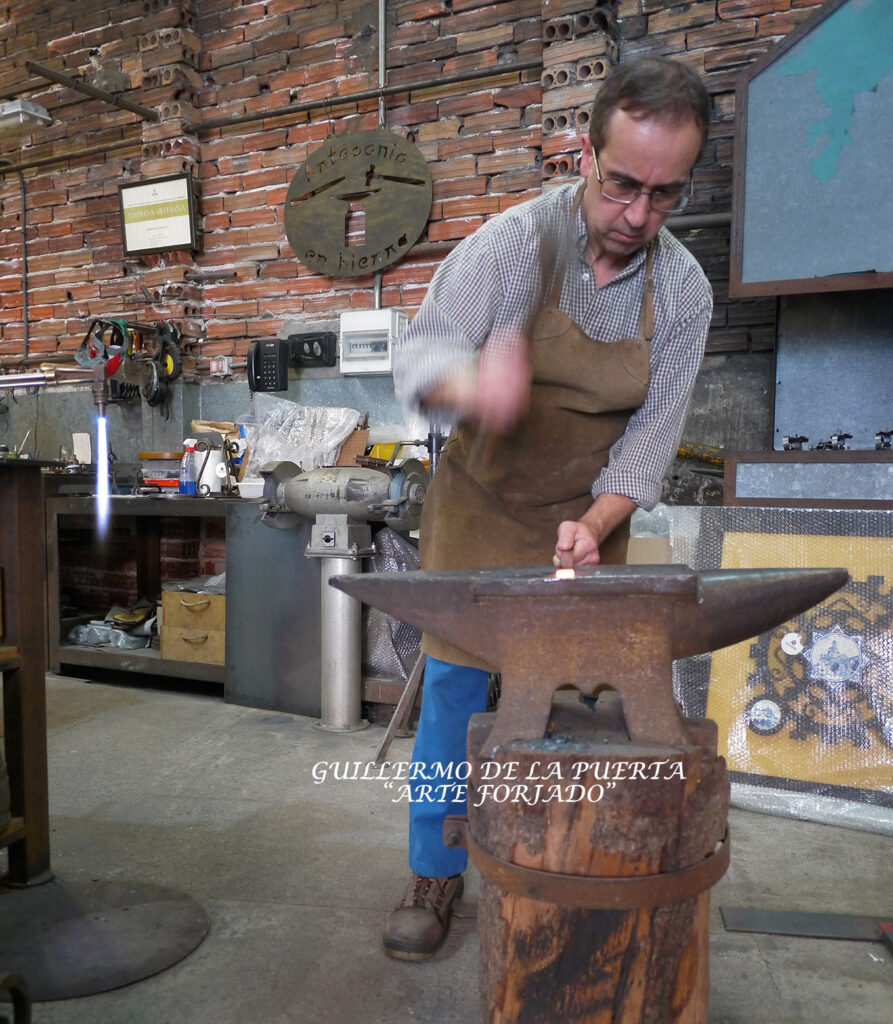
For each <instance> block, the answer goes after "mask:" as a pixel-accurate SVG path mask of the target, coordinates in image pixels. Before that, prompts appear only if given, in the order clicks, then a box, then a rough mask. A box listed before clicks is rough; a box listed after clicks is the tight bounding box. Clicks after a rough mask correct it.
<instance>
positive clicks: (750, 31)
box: [685, 18, 757, 50]
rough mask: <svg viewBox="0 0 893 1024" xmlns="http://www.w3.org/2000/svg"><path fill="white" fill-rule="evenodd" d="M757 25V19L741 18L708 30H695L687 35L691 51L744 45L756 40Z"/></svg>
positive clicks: (716, 25)
mask: <svg viewBox="0 0 893 1024" xmlns="http://www.w3.org/2000/svg"><path fill="white" fill-rule="evenodd" d="M756 34H757V23H756V19H755V18H741V19H738V20H736V21H727V22H717V24H715V25H708V26H707V27H706V28H697V29H693V30H692V31H691V32H689V33H688V34H687V35H686V37H685V38H686V43H687V45H688V48H689V49H690V50H699V49H706V48H713V47H719V46H726V45H727V44H729V43H743V42H746V41H747V40H749V39H755V38H756Z"/></svg>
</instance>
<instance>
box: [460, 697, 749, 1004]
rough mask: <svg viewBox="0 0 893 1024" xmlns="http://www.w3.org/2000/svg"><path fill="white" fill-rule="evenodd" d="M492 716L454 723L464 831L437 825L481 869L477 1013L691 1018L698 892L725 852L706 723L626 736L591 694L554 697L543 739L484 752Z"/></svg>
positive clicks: (721, 777) (714, 876)
mask: <svg viewBox="0 0 893 1024" xmlns="http://www.w3.org/2000/svg"><path fill="white" fill-rule="evenodd" d="M494 717H495V716H494V715H475V716H474V717H473V718H472V722H471V726H470V728H469V733H468V761H469V763H470V765H471V774H470V778H469V784H468V822H467V826H466V827H464V828H463V824H462V821H461V820H459V821H456V820H455V819H448V822H447V825H446V827H445V829H444V833H445V841H447V842H448V843H452V842H454V841H455V840H456V839H459V838H461V840H462V842H463V845H466V846H467V847H468V849H469V856H470V859H471V861H472V863H473V864H474V865H475V866H476V867H477V868H478V870H479V871H480V872H481V888H480V897H479V901H478V934H479V938H480V947H481V1004H482V1014H481V1020H482V1021H486V1022H490V1024H509V1022H511V1024H535V1022H536V1024H540V1022H546V1021H559V1020H560V1021H573V1022H581V1024H582V1022H586V1024H595V1022H604V1024H609V1022H610V1024H614V1022H620V1021H623V1022H627V1021H628V1022H637V1024H638V1022H645V1021H649V1022H654V1024H658V1022H659V1024H669V1022H671V1021H674V1022H675V1021H679V1022H698V1021H701V1022H702V1021H706V1019H707V1017H706V1011H707V997H708V990H709V975H708V917H709V900H710V896H709V889H710V886H711V885H713V884H714V882H716V881H717V880H718V879H719V878H720V877H721V875H722V874H723V872H724V871H725V869H726V866H727V864H728V857H729V845H728V837H727V834H726V823H727V817H728V806H729V783H728V775H727V773H726V769H725V762H724V760H723V759H722V758H720V757H717V756H716V729H715V726H714V724H713V723H712V722H708V721H707V720H697V721H695V720H691V719H687V720H685V725H686V729H687V732H688V734H689V736H690V738H691V745H686V746H675V747H674V746H666V745H662V744H648V743H633V742H631V741H630V739H629V736H628V734H627V732H626V729H625V727H624V724H623V718H622V713H621V710H620V705H619V702H617V701H616V700H610V699H609V695H606V696H605V697H603V698H601V699H600V700H599V702H598V704H597V705H596V708H595V709H594V710H593V711H590V710H589V709H588V708H586V707H584V706H583V705H579V704H577V705H572V704H567V705H562V704H556V705H555V706H554V708H553V713H552V716H551V719H550V722H549V726H548V728H547V735H546V738H544V739H542V740H539V741H537V740H522V741H516V742H512V743H508V744H506V745H504V746H501V747H500V748H499V749H498V750H497V751H496V752H495V753H494V754H493V755H492V757H490V758H487V757H486V756H482V748H483V747H484V746H485V745H486V739H487V735H488V733H489V731H490V728H491V726H492V722H493V718H494ZM538 787H539V788H538ZM518 868H521V869H527V870H521V871H519V870H518Z"/></svg>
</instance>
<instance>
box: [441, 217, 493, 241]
mask: <svg viewBox="0 0 893 1024" xmlns="http://www.w3.org/2000/svg"><path fill="white" fill-rule="evenodd" d="M483 223H484V219H483V217H467V218H464V219H463V220H445V221H439V222H438V223H436V224H429V225H428V240H429V241H431V242H439V241H441V240H442V239H444V238H464V237H465V236H466V235H470V234H471V233H472V232H473V231H476V230H477V229H478V228H479V227H480V226H481V224H483Z"/></svg>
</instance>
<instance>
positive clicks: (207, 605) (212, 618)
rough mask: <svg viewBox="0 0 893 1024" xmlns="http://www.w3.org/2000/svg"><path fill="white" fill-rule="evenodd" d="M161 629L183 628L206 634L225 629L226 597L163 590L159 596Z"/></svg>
mask: <svg viewBox="0 0 893 1024" xmlns="http://www.w3.org/2000/svg"><path fill="white" fill-rule="evenodd" d="M161 623H162V625H161V628H162V630H163V629H165V628H166V627H167V626H185V627H187V628H188V629H198V630H199V632H207V630H209V629H215V630H216V629H224V628H225V627H226V597H225V596H224V595H223V594H192V593H188V592H187V591H183V590H165V591H164V592H163V593H162V595H161Z"/></svg>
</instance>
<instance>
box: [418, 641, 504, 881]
mask: <svg viewBox="0 0 893 1024" xmlns="http://www.w3.org/2000/svg"><path fill="white" fill-rule="evenodd" d="M486 709H487V673H486V672H484V671H483V670H482V669H479V668H467V667H465V666H464V665H453V664H451V663H450V662H447V661H438V660H437V658H430V657H429V658H428V659H427V660H426V661H425V676H424V685H423V686H422V709H421V712H420V714H419V723H418V725H417V727H416V738H415V746H414V747H413V751H412V760H413V763H414V764H421V765H424V766H425V772H424V773H425V775H427V776H428V779H415V780H410V783H409V785H410V792H411V794H412V801H411V803H410V805H409V866H410V868H411V870H413V871H415V872H416V873H417V874H419V875H426V876H429V877H431V878H444V877H446V876H447V875H458V874H460V873H461V872H462V871H464V870H465V865H466V862H467V860H468V854H467V853H466V852H465V850H462V849H451V848H450V847H447V846H444V845H443V822H444V818H446V816H447V815H448V814H464V813H465V800H464V798H463V799H460V800H456V799H454V798H453V799H450V797H454V796H455V791H454V790H453V791H452V792H451V791H450V790H446V791H445V793H444V796H446V797H447V799H441V800H431V799H428V798H429V797H432V796H434V795H436V793H435V792H434V791H435V790H436V788H437V787H438V786H449V785H451V784H455V783H457V782H458V783H459V784H460V785H461V784H463V782H464V773H462V775H463V777H460V778H459V779H457V778H456V775H455V767H454V769H453V773H452V774H449V775H448V774H447V771H448V767H447V766H448V765H453V766H456V765H459V764H461V763H462V762H464V761H465V742H466V733H467V732H468V720H469V718H471V716H472V715H473V714H475V713H476V712H479V711H486ZM440 766H443V768H442V774H440V776H439V777H437V776H438V772H439V769H440ZM423 786H429V787H430V788H429V789H428V790H423V789H422V787H423Z"/></svg>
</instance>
